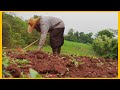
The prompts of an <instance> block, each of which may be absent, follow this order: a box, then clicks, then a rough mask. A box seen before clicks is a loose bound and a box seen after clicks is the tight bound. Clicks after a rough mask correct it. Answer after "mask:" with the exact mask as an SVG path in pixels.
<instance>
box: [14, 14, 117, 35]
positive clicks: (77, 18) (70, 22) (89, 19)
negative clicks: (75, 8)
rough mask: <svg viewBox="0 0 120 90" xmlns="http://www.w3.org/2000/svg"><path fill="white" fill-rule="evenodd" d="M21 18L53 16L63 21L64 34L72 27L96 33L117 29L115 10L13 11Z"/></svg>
mask: <svg viewBox="0 0 120 90" xmlns="http://www.w3.org/2000/svg"><path fill="white" fill-rule="evenodd" d="M15 14H16V15H17V16H20V17H22V18H23V19H29V18H31V17H33V16H34V15H41V16H55V17H58V18H61V19H62V20H63V21H64V23H65V34H67V33H68V31H69V29H71V28H73V29H74V30H75V31H79V32H85V33H89V32H93V33H94V34H96V33H97V32H98V31H100V30H102V29H109V28H112V29H118V13H117V12H15Z"/></svg>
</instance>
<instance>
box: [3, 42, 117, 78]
mask: <svg viewBox="0 0 120 90" xmlns="http://www.w3.org/2000/svg"><path fill="white" fill-rule="evenodd" d="M35 49H37V47H36V46H33V47H31V49H30V50H27V51H26V52H21V51H19V50H8V51H6V52H5V54H4V55H3V78H117V76H118V64H117V63H118V62H117V60H112V59H104V58H99V57H98V56H96V55H95V53H94V51H93V50H92V47H91V45H85V44H81V43H74V42H69V41H65V44H64V46H63V47H62V54H61V55H57V56H55V55H52V53H50V52H51V51H50V50H51V49H50V47H49V46H45V47H44V48H43V50H44V52H43V51H40V52H38V51H35Z"/></svg>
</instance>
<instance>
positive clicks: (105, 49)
mask: <svg viewBox="0 0 120 90" xmlns="http://www.w3.org/2000/svg"><path fill="white" fill-rule="evenodd" d="M93 49H94V50H95V52H96V53H98V54H99V55H100V56H102V57H104V58H113V59H114V58H118V41H117V39H115V38H110V37H107V36H106V35H102V36H98V37H97V38H96V39H95V40H94V41H93Z"/></svg>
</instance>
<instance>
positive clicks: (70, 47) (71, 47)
mask: <svg viewBox="0 0 120 90" xmlns="http://www.w3.org/2000/svg"><path fill="white" fill-rule="evenodd" d="M37 48H38V46H32V47H30V48H28V50H37ZM42 50H43V51H45V52H50V53H52V49H51V47H50V46H49V45H45V46H44V47H43V49H42ZM61 53H62V54H65V55H77V56H89V57H99V56H98V55H97V54H96V53H95V52H94V50H93V48H92V45H91V44H83V43H77V42H71V41H66V40H65V41H64V44H63V46H62V48H61Z"/></svg>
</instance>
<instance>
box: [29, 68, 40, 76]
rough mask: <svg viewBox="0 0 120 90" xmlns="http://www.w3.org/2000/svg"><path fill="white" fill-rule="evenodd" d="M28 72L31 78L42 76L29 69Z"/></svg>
mask: <svg viewBox="0 0 120 90" xmlns="http://www.w3.org/2000/svg"><path fill="white" fill-rule="evenodd" d="M29 72H30V77H31V78H42V76H41V75H40V74H39V73H38V72H37V71H35V70H34V69H32V68H30V69H29Z"/></svg>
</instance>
